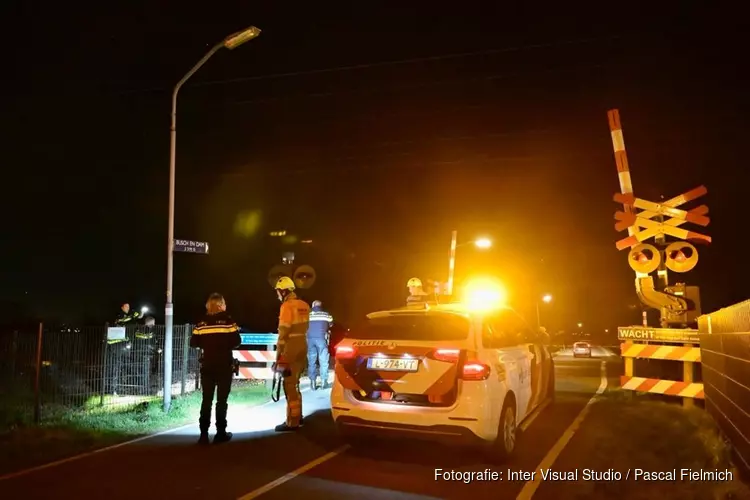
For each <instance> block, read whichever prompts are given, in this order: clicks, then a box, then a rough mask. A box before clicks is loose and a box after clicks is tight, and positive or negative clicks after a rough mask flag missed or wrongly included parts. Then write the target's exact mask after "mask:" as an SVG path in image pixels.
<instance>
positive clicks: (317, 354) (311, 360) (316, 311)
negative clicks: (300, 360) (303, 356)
mask: <svg viewBox="0 0 750 500" xmlns="http://www.w3.org/2000/svg"><path fill="white" fill-rule="evenodd" d="M322 307H323V303H322V302H321V301H319V300H314V301H313V303H312V311H310V324H309V326H308V327H307V376H308V377H310V388H311V389H312V390H313V391H315V390H317V389H318V384H317V379H318V375H317V367H316V365H317V363H320V379H321V383H322V387H323V389H327V388H328V359H329V353H328V340H329V329H330V327H331V323H333V316H331V315H330V314H328V313H327V312H326V311H324V310H323V309H322Z"/></svg>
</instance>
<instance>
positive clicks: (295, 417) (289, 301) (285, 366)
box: [275, 276, 310, 432]
mask: <svg viewBox="0 0 750 500" xmlns="http://www.w3.org/2000/svg"><path fill="white" fill-rule="evenodd" d="M294 289H295V286H294V281H292V279H291V278H288V277H286V276H282V277H281V278H279V280H278V281H277V282H276V295H277V297H278V298H279V301H281V310H280V312H279V340H278V342H277V346H278V347H277V349H276V365H275V369H276V371H277V372H278V373H281V375H282V377H283V378H284V382H283V385H284V394H285V396H286V422H284V423H283V424H279V425H277V426H276V432H284V431H296V430H297V429H299V428H300V426H301V425H302V393H301V392H300V390H299V379H300V377H301V376H302V371H303V370H304V369H305V362H306V361H307V340H306V337H305V336H306V334H307V327H308V325H309V321H310V306H309V305H308V304H307V302H305V301H304V300H300V299H299V298H297V295H296V294H295V293H294Z"/></svg>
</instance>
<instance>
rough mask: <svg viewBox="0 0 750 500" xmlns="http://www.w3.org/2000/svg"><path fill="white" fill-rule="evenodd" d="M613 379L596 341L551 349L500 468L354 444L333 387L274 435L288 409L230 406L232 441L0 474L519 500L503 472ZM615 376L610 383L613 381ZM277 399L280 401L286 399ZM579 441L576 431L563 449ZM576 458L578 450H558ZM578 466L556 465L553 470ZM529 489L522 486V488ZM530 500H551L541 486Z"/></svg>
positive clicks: (450, 453)
mask: <svg viewBox="0 0 750 500" xmlns="http://www.w3.org/2000/svg"><path fill="white" fill-rule="evenodd" d="M605 360H606V361H607V365H606V366H607V367H608V368H607V372H608V375H609V377H610V380H611V381H614V380H615V379H616V377H617V375H619V373H621V367H620V366H619V361H618V360H617V358H616V357H614V356H611V353H610V352H608V351H606V350H604V349H601V348H594V350H593V358H592V359H583V358H573V357H572V356H570V354H569V353H566V352H565V351H563V352H561V353H558V355H557V356H556V379H557V395H556V401H555V403H554V404H552V405H549V406H547V407H545V408H544V409H543V410H542V411H540V412H538V413H537V414H536V416H535V418H533V420H531V421H530V422H528V425H527V427H526V428H525V431H524V433H523V434H522V435H521V436H520V437H519V443H518V444H519V449H518V454H517V456H516V457H515V458H514V459H512V460H511V461H510V462H508V463H507V464H505V465H502V466H498V465H490V464H487V463H484V462H483V461H482V459H481V456H479V455H478V454H476V453H472V452H470V451H457V450H451V449H446V448H442V447H439V446H436V445H430V444H420V443H399V444H395V443H381V444H379V445H378V446H377V447H376V448H374V449H370V450H353V449H351V448H348V447H346V446H344V445H343V443H341V442H340V441H339V440H338V439H337V436H336V434H335V431H334V428H333V425H332V421H331V417H330V410H329V409H328V408H329V399H328V398H329V391H317V392H309V391H307V392H305V393H304V410H305V415H306V417H305V426H304V428H303V430H301V431H300V432H299V433H293V434H275V433H274V432H273V431H271V430H270V429H271V428H272V427H273V426H274V425H276V424H277V423H279V422H281V421H282V420H283V415H284V407H283V405H280V404H268V405H265V406H263V407H260V408H254V409H252V410H250V409H246V408H230V411H229V424H230V430H232V431H234V433H235V436H234V440H233V441H232V442H230V443H227V444H223V445H220V446H210V447H207V448H199V447H197V446H196V445H195V442H196V440H197V436H198V429H197V426H195V427H194V426H189V427H187V428H182V429H179V430H177V431H174V432H170V433H168V434H163V435H160V436H156V437H153V438H149V439H145V440H142V441H138V442H136V443H133V444H128V445H126V446H121V447H118V448H116V449H111V450H105V451H102V452H99V453H96V454H93V455H89V456H85V457H82V458H80V459H77V460H73V461H69V462H66V463H62V464H59V465H56V466H52V467H48V468H45V469H41V470H36V471H31V472H29V473H26V474H22V475H19V476H15V477H11V478H8V479H3V480H0V497H2V498H24V499H37V498H40V499H41V498H50V497H57V498H81V499H83V498H108V499H110V500H115V499H128V500H132V499H149V498H158V499H165V498H179V499H181V500H188V499H212V500H222V499H227V500H230V499H232V500H234V499H239V498H242V499H243V500H250V499H252V498H262V499H268V500H270V499H274V498H277V499H289V498H304V499H305V500H313V499H321V500H322V499H331V498H338V499H349V498H351V499H365V498H367V499H370V498H371V499H380V498H382V499H390V500H395V499H426V498H456V499H458V498H473V499H475V500H477V499H483V498H488V499H490V498H492V499H496V498H508V499H510V498H516V497H517V496H518V495H519V493H520V492H521V491H522V489H523V488H524V485H525V484H526V481H524V480H523V479H519V480H507V471H508V469H512V470H515V471H534V470H536V469H538V467H539V465H540V463H541V462H542V461H543V459H545V457H546V456H547V455H548V453H549V451H550V449H551V448H553V446H554V445H555V443H557V442H558V440H559V439H560V437H561V436H562V435H563V433H564V432H565V430H566V429H567V428H568V427H569V426H570V425H571V423H572V422H573V421H574V420H575V419H576V417H577V416H578V415H579V413H580V411H581V410H582V408H583V407H584V406H585V405H586V403H587V402H588V401H589V400H590V399H591V397H592V395H593V394H594V393H595V392H596V391H597V389H598V388H599V387H600V386H601V383H602V361H605ZM610 383H613V382H610ZM282 403H283V401H282ZM574 447H575V436H573V440H572V441H571V443H570V444H568V446H567V448H566V450H567V449H570V448H574ZM560 460H563V461H568V462H570V461H576V460H577V458H576V456H575V454H570V453H568V454H566V453H565V451H564V452H563V454H562V455H561V456H560ZM566 465H569V466H570V468H573V467H574V466H575V464H572V465H571V464H565V463H562V464H561V463H560V462H556V463H555V468H560V469H565V468H567V467H566ZM436 469H443V470H445V471H452V470H453V471H483V470H486V469H490V470H492V471H498V472H502V475H503V478H504V480H503V481H488V482H471V483H468V484H467V483H464V482H460V481H444V480H439V481H436V479H435V474H436ZM528 490H529V487H527V489H526V490H525V491H528ZM533 498H555V499H556V500H559V499H560V498H561V497H560V496H559V495H555V494H554V492H553V490H552V489H549V488H547V487H546V486H545V484H541V485H539V488H538V490H536V494H535V495H534V497H533Z"/></svg>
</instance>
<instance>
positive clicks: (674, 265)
mask: <svg viewBox="0 0 750 500" xmlns="http://www.w3.org/2000/svg"><path fill="white" fill-rule="evenodd" d="M707 192H708V190H707V189H706V187H705V186H699V187H697V188H695V189H691V190H690V191H687V192H685V193H683V194H681V195H679V196H676V197H674V198H671V199H669V200H666V201H662V202H659V203H657V202H652V201H648V200H644V199H641V198H636V197H635V196H633V195H632V194H622V193H616V194H615V196H614V200H615V201H616V202H618V203H622V204H623V208H624V210H622V211H617V212H615V220H616V223H615V229H616V230H617V231H624V230H626V229H629V228H635V229H636V230H635V231H634V232H633V234H632V235H630V236H628V237H626V238H623V239H621V240H619V241H618V242H617V243H616V246H617V249H618V250H625V249H627V248H629V249H630V251H629V252H628V262H629V264H630V267H631V268H632V269H633V270H635V271H636V272H640V273H644V274H648V273H651V272H653V271H655V270H657V269H658V268H659V266H660V265H661V264H662V261H663V262H664V265H665V266H666V268H667V269H669V270H671V271H674V272H677V273H685V272H688V271H690V270H691V269H693V268H694V267H695V266H696V264H697V263H698V250H697V248H695V246H694V245H693V244H692V242H695V243H710V242H711V237H710V236H707V235H705V234H702V233H698V232H695V231H691V230H688V229H684V228H682V227H681V226H683V225H684V224H687V223H692V224H696V225H699V226H703V227H705V226H708V224H709V223H710V222H711V220H710V219H709V218H708V217H707V214H708V206H706V205H700V206H697V207H695V208H693V209H690V210H684V209H681V208H678V207H680V206H682V205H685V204H686V203H688V202H691V201H693V200H696V199H698V198H700V197H701V196H703V195H705V194H706V193H707ZM634 210H640V212H638V213H636V212H634ZM654 219H660V220H654ZM664 236H671V237H673V238H677V239H679V240H683V241H676V242H673V243H670V244H669V245H667V247H666V249H664V252H663V253H662V252H661V251H660V250H659V249H658V248H657V246H656V245H654V244H651V243H645V242H646V241H647V240H649V239H651V238H655V239H656V240H657V243H658V242H659V239H660V238H663V237H664Z"/></svg>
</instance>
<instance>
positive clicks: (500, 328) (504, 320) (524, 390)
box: [489, 309, 532, 421]
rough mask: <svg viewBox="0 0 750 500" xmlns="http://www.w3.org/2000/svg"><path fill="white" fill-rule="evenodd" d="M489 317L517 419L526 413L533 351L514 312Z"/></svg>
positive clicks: (529, 393)
mask: <svg viewBox="0 0 750 500" xmlns="http://www.w3.org/2000/svg"><path fill="white" fill-rule="evenodd" d="M489 320H490V327H491V328H492V333H493V335H492V338H493V342H494V345H495V346H496V348H497V352H498V356H499V359H500V363H501V365H502V366H503V367H504V369H505V373H506V380H507V382H508V389H509V390H512V391H513V393H514V394H515V397H516V410H517V413H516V414H517V418H518V420H519V421H520V420H521V419H523V418H524V417H525V416H526V414H527V411H528V407H529V404H530V403H531V396H532V394H531V358H532V353H531V351H529V348H528V346H527V345H526V344H524V343H523V339H522V338H521V336H520V333H521V328H520V324H519V321H518V317H517V315H516V314H515V312H513V311H512V310H509V309H504V310H502V311H500V312H498V313H497V314H495V315H493V316H492V317H491V318H490V319H489Z"/></svg>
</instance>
